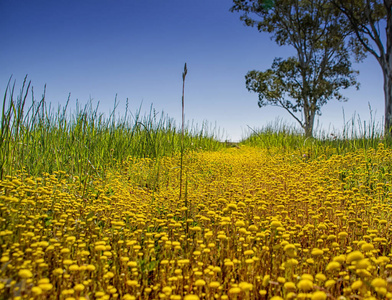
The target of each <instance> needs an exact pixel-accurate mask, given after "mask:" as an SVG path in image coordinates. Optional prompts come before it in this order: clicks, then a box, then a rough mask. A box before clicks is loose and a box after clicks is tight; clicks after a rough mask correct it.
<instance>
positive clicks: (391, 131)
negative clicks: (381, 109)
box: [383, 70, 392, 136]
mask: <svg viewBox="0 0 392 300" xmlns="http://www.w3.org/2000/svg"><path fill="white" fill-rule="evenodd" d="M391 72H392V70H389V72H388V70H384V72H383V75H384V96H385V121H384V126H385V127H384V134H385V136H387V135H389V136H392V73H391ZM388 73H389V74H388Z"/></svg>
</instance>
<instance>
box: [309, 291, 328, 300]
mask: <svg viewBox="0 0 392 300" xmlns="http://www.w3.org/2000/svg"><path fill="white" fill-rule="evenodd" d="M311 299H312V300H326V299H327V294H326V293H325V292H323V291H317V292H314V293H313V294H312V298H311Z"/></svg>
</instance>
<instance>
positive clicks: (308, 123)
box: [304, 112, 316, 138]
mask: <svg viewBox="0 0 392 300" xmlns="http://www.w3.org/2000/svg"><path fill="white" fill-rule="evenodd" d="M315 116H316V114H315V112H309V113H308V114H307V116H306V117H305V124H304V129H305V136H306V137H307V138H308V137H313V126H314V117H315Z"/></svg>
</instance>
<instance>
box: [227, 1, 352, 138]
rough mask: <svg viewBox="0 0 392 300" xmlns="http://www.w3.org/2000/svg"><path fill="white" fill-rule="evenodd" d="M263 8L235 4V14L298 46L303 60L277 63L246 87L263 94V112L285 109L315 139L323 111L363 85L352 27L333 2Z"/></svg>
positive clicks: (251, 3)
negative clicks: (349, 42)
mask: <svg viewBox="0 0 392 300" xmlns="http://www.w3.org/2000/svg"><path fill="white" fill-rule="evenodd" d="M263 3H264V2H262V1H243V0H234V6H233V7H232V9H231V10H232V11H241V12H242V13H243V14H242V16H241V20H243V21H244V23H245V24H246V25H248V26H257V28H258V30H259V31H265V32H269V33H272V34H273V38H274V39H275V42H276V43H277V44H279V45H290V46H292V47H294V48H295V50H296V52H297V56H296V57H289V58H288V59H286V60H283V59H282V58H276V59H275V60H274V62H273V64H272V68H271V69H268V70H266V71H264V72H259V71H250V72H249V73H248V74H247V75H246V86H247V88H248V90H249V91H253V92H256V93H258V94H259V103H258V104H259V106H260V107H262V106H265V105H268V104H269V105H274V106H279V107H282V108H284V109H285V110H286V111H287V112H289V113H290V115H291V116H292V117H294V118H295V120H296V121H297V122H298V123H299V124H300V125H301V127H302V128H303V129H304V130H305V134H306V136H312V132H313V124H314V118H315V116H316V114H321V107H322V106H323V105H325V104H326V103H327V101H329V100H331V99H333V98H335V99H338V100H345V98H344V97H343V96H342V95H341V94H340V93H339V90H340V89H342V88H343V89H346V88H348V87H350V86H353V85H354V86H358V85H357V82H356V80H355V79H356V74H357V72H356V71H354V70H352V68H351V62H350V60H349V52H348V49H347V47H346V45H345V39H346V37H347V35H348V34H350V31H349V30H348V29H349V26H348V24H346V23H347V22H344V20H345V19H344V18H343V17H342V15H341V14H339V11H338V10H336V8H334V6H333V5H332V4H331V3H329V2H328V1H323V0H317V1H305V0H303V1H290V0H280V1H278V0H277V1H274V6H273V7H269V8H268V9H267V8H266V7H265V5H264V4H263ZM288 99H292V100H293V101H291V100H288ZM298 112H299V113H301V114H302V115H298V114H296V113H298Z"/></svg>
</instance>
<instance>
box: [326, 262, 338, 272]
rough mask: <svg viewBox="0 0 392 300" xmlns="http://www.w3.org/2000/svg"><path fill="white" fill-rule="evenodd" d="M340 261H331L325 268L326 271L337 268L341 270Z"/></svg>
mask: <svg viewBox="0 0 392 300" xmlns="http://www.w3.org/2000/svg"><path fill="white" fill-rule="evenodd" d="M340 267H341V265H340V263H338V262H337V261H331V262H330V263H329V264H328V265H327V267H326V268H325V270H326V271H335V270H340Z"/></svg>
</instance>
